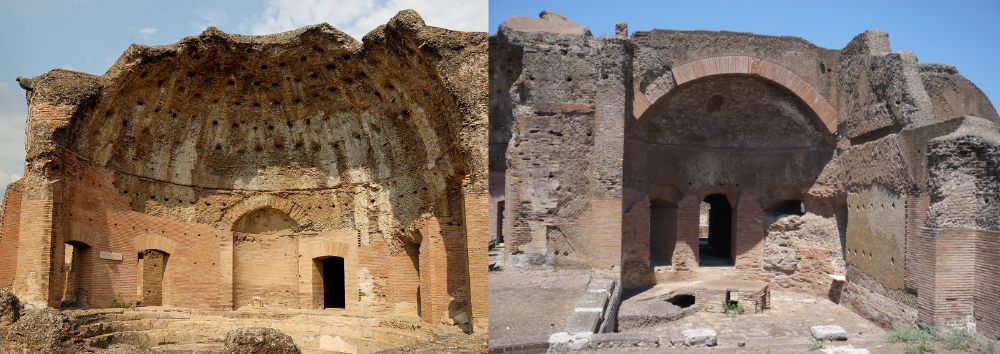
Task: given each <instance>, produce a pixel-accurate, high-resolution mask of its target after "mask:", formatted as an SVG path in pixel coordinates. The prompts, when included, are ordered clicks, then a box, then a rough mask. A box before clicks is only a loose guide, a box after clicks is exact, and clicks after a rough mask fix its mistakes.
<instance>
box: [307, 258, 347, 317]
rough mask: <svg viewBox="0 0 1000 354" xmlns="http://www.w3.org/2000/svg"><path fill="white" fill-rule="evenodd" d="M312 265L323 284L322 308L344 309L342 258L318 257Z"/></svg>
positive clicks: (344, 286) (345, 299)
mask: <svg viewBox="0 0 1000 354" xmlns="http://www.w3.org/2000/svg"><path fill="white" fill-rule="evenodd" d="M313 263H314V265H315V267H316V270H317V271H318V272H319V278H320V279H321V281H322V283H323V286H322V288H323V308H326V309H331V308H336V309H342V308H346V307H347V298H346V294H345V293H346V291H345V288H346V282H345V270H344V258H343V257H320V258H314V259H313Z"/></svg>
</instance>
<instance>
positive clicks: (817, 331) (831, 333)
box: [809, 325, 847, 340]
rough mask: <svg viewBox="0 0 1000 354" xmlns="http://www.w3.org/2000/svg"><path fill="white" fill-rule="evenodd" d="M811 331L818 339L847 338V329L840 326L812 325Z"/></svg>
mask: <svg viewBox="0 0 1000 354" xmlns="http://www.w3.org/2000/svg"><path fill="white" fill-rule="evenodd" d="M809 332H810V333H812V336H813V338H816V340H847V331H845V330H844V328H843V327H840V326H832V325H831V326H812V328H810V329H809Z"/></svg>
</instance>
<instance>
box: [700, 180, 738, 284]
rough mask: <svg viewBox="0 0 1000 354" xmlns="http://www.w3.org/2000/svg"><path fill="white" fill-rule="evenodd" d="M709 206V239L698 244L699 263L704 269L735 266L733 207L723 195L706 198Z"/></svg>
mask: <svg viewBox="0 0 1000 354" xmlns="http://www.w3.org/2000/svg"><path fill="white" fill-rule="evenodd" d="M705 203H708V204H709V207H710V208H709V210H708V238H707V239H701V240H699V242H698V253H699V255H700V256H699V258H700V259H699V261H700V262H699V263H700V266H702V267H712V266H731V265H733V264H734V263H733V256H732V245H733V207H732V205H731V204H729V199H727V198H726V196H724V195H721V194H712V195H709V196H707V197H705Z"/></svg>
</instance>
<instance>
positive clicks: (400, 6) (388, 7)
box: [249, 0, 489, 40]
mask: <svg viewBox="0 0 1000 354" xmlns="http://www.w3.org/2000/svg"><path fill="white" fill-rule="evenodd" d="M406 9H413V10H416V11H417V12H418V13H420V17H423V19H424V22H425V23H427V25H429V26H435V27H443V28H447V29H451V30H457V31H480V32H487V30H488V27H489V24H488V11H489V2H488V1H487V0H471V1H459V0H449V1H438V0H388V1H375V0H270V1H269V5H268V7H267V9H265V10H264V12H263V13H262V14H260V16H258V17H257V18H256V19H255V21H254V22H253V23H252V24H251V25H250V26H249V27H250V28H251V33H253V34H270V33H278V32H284V31H289V30H293V29H296V28H299V27H303V26H307V25H314V24H317V23H322V22H327V23H329V24H330V25H332V26H333V27H336V28H338V29H340V30H341V31H344V32H346V33H347V34H349V35H351V37H354V38H355V39H358V40H361V38H362V37H364V35H365V34H366V33H368V32H369V31H371V30H373V29H375V27H378V26H379V25H383V24H385V23H386V22H389V19H391V18H392V16H395V15H396V13H398V12H399V11H401V10H406Z"/></svg>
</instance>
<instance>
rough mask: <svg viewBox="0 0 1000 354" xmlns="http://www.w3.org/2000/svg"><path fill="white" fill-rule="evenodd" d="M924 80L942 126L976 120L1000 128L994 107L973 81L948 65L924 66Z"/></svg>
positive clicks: (928, 64) (922, 67) (999, 121)
mask: <svg viewBox="0 0 1000 354" xmlns="http://www.w3.org/2000/svg"><path fill="white" fill-rule="evenodd" d="M917 67H919V68H920V78H921V79H923V82H924V89H925V90H927V95H928V96H930V99H931V104H932V105H933V106H934V119H935V121H938V122H941V121H946V120H949V119H952V118H955V117H961V116H973V117H979V118H983V119H986V120H989V121H991V122H993V124H1000V117H998V116H997V111H996V109H995V108H994V107H993V103H991V102H990V99H989V98H988V97H986V94H984V93H983V91H980V90H979V88H978V87H976V85H975V84H973V83H972V81H969V79H966V78H965V77H964V76H962V75H961V74H959V73H958V69H957V68H955V67H954V66H952V65H948V64H936V63H921V64H918V65H917Z"/></svg>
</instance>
